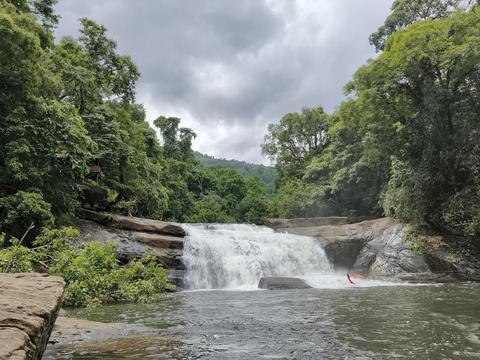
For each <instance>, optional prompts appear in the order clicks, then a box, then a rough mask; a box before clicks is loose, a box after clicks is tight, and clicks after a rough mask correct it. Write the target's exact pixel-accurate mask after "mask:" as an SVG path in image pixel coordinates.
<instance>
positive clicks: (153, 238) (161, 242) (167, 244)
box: [131, 232, 183, 249]
mask: <svg viewBox="0 0 480 360" xmlns="http://www.w3.org/2000/svg"><path fill="white" fill-rule="evenodd" d="M131 239H133V240H135V241H138V242H140V243H142V244H146V245H149V246H153V247H155V248H161V249H183V239H181V238H178V237H175V236H168V235H159V234H153V233H145V232H132V234H131Z"/></svg>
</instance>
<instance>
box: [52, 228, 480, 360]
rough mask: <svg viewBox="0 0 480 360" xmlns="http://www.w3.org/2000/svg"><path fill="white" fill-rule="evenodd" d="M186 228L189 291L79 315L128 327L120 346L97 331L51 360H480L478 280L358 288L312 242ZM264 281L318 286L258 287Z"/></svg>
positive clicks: (251, 231) (119, 335)
mask: <svg viewBox="0 0 480 360" xmlns="http://www.w3.org/2000/svg"><path fill="white" fill-rule="evenodd" d="M187 230H188V233H189V237H188V238H187V241H186V244H185V254H184V262H185V265H186V279H185V280H186V285H187V287H188V288H189V290H187V291H183V292H179V293H173V294H168V295H165V297H164V298H163V299H162V301H160V302H158V303H155V304H148V305H112V306H102V307H99V308H93V309H77V310H72V311H70V313H71V314H72V315H74V316H77V317H80V318H84V319H89V320H95V321H105V322H118V323H124V324H128V325H125V326H124V327H123V328H122V329H119V330H116V331H115V334H113V335H115V336H113V338H112V339H109V336H108V335H107V336H105V335H104V334H103V335H102V334H97V333H95V332H92V333H90V334H87V335H85V336H84V337H83V340H82V341H73V339H72V341H71V342H69V341H65V342H63V343H59V344H57V345H55V346H49V347H48V348H47V352H46V354H45V358H46V359H90V360H93V359H95V360H97V359H98V360H100V359H103V360H105V359H394V358H398V359H480V301H479V299H480V286H479V285H478V284H469V283H463V284H450V285H408V284H392V283H387V282H379V281H369V280H364V281H357V283H356V284H355V285H352V284H350V283H348V281H347V279H346V277H345V274H335V273H334V272H333V271H332V269H331V267H330V265H329V263H328V261H327V260H326V258H325V256H324V253H323V249H322V248H321V247H319V246H318V244H317V242H316V241H314V240H313V239H311V238H305V237H295V236H292V235H288V234H278V233H274V232H273V231H271V230H270V229H266V228H263V227H249V226H239V225H236V226H232V225H215V226H190V227H188V229H187ZM264 275H272V276H273V275H275V276H286V275H288V276H298V277H302V278H304V279H305V280H307V282H309V283H310V284H311V285H313V286H314V288H312V289H308V290H283V291H280V290H275V291H267V290H258V289H256V283H257V282H258V278H259V277H260V276H264ZM110 335H111V334H110ZM102 336H103V337H104V338H101V337H102ZM93 340H95V341H93Z"/></svg>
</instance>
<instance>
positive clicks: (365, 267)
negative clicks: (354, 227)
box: [353, 224, 430, 277]
mask: <svg viewBox="0 0 480 360" xmlns="http://www.w3.org/2000/svg"><path fill="white" fill-rule="evenodd" d="M410 247H411V246H410V245H409V244H408V243H407V241H406V233H405V229H404V226H403V225H401V224H392V225H391V226H389V227H388V228H386V229H385V230H384V231H383V232H382V233H380V234H377V235H376V236H375V237H374V238H373V239H372V240H371V241H369V242H368V243H367V244H366V245H365V247H364V248H363V249H362V250H361V252H360V253H359V255H358V257H357V259H356V261H355V263H354V264H353V270H355V271H358V272H361V273H368V274H369V275H370V276H374V277H379V276H386V275H395V274H400V273H424V272H427V271H429V270H430V268H429V266H428V265H427V263H426V261H425V258H424V257H423V256H422V255H420V254H418V253H415V252H413V251H412V250H411V249H410Z"/></svg>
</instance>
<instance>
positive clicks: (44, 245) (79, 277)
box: [0, 228, 172, 306]
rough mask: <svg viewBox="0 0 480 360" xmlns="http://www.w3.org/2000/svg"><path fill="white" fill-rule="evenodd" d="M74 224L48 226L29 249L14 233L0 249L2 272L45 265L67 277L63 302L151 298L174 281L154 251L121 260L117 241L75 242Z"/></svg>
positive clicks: (77, 303)
mask: <svg viewBox="0 0 480 360" xmlns="http://www.w3.org/2000/svg"><path fill="white" fill-rule="evenodd" d="M76 236H78V231H77V230H76V229H73V228H63V229H56V230H45V231H44V232H43V233H42V234H41V235H40V236H39V237H37V239H36V240H35V241H34V242H33V246H34V247H33V248H32V249H29V248H27V247H25V246H23V245H21V244H20V243H19V241H18V240H16V239H14V240H13V243H12V246H10V247H9V248H5V249H2V250H0V271H1V272H18V271H23V272H28V271H33V270H34V269H35V270H43V271H46V272H48V273H49V274H52V275H57V276H61V277H62V278H63V279H64V280H65V294H64V301H63V304H64V305H65V306H95V305H98V304H107V303H113V302H151V301H155V300H157V299H159V298H160V296H161V294H162V293H163V292H164V291H165V290H167V289H169V288H171V287H172V285H170V284H169V283H168V280H167V275H166V272H165V270H164V269H163V268H161V267H160V266H159V265H158V264H157V263H156V259H155V257H154V256H152V255H145V256H144V257H143V258H141V259H140V260H132V261H130V262H129V263H128V264H127V265H126V266H123V267H122V266H120V265H119V264H118V261H117V259H116V256H115V245H114V244H111V243H107V244H104V245H102V244H100V243H99V242H96V241H93V242H88V243H83V244H81V245H79V246H74V245H75V240H74V239H75V237H76Z"/></svg>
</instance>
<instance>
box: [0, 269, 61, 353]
mask: <svg viewBox="0 0 480 360" xmlns="http://www.w3.org/2000/svg"><path fill="white" fill-rule="evenodd" d="M63 288H64V282H63V280H62V279H61V278H59V277H56V276H48V275H44V274H36V273H20V274H0V359H2V360H3V359H5V360H7V359H10V360H23V359H28V360H37V359H41V357H42V355H43V352H44V350H45V347H46V346H47V343H48V339H49V337H50V333H51V332H52V329H53V326H54V323H55V320H56V318H57V315H58V312H59V311H60V307H61V305H62V296H63Z"/></svg>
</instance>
